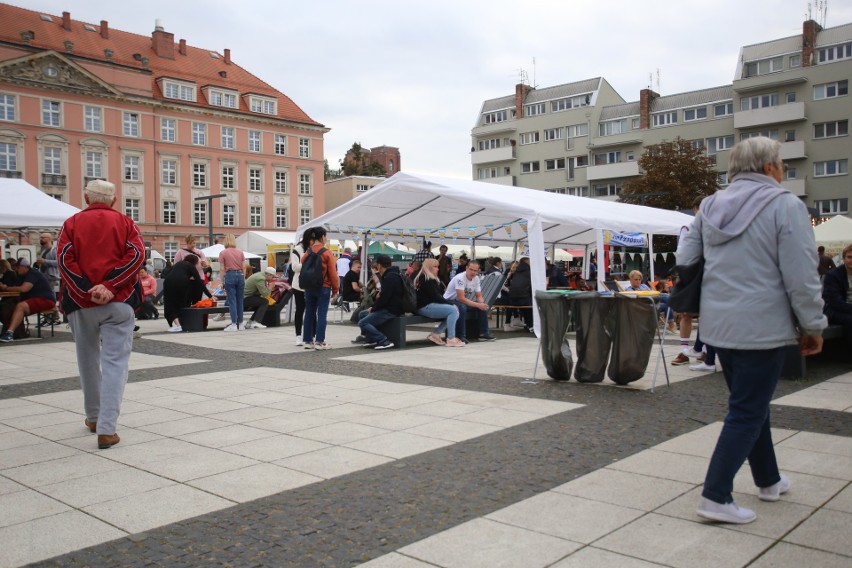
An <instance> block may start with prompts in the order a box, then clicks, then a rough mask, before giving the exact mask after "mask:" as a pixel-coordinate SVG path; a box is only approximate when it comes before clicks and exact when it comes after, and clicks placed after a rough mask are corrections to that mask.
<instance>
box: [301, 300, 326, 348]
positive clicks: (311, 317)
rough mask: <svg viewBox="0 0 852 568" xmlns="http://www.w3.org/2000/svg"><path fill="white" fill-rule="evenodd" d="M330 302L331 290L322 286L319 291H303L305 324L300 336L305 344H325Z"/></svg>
mask: <svg viewBox="0 0 852 568" xmlns="http://www.w3.org/2000/svg"><path fill="white" fill-rule="evenodd" d="M330 300H331V288H326V287H324V286H323V287H322V288H319V289H314V290H305V324H304V334H303V335H302V340H303V341H304V342H305V343H325V328H326V325H327V323H328V303H329V301H330Z"/></svg>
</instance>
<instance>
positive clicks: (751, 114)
mask: <svg viewBox="0 0 852 568" xmlns="http://www.w3.org/2000/svg"><path fill="white" fill-rule="evenodd" d="M801 120H807V117H806V116H805V103H787V104H785V105H778V106H772V107H766V108H758V109H754V110H743V111H740V112H735V113H734V128H754V127H756V126H764V125H767V124H781V123H784V122H798V121H801Z"/></svg>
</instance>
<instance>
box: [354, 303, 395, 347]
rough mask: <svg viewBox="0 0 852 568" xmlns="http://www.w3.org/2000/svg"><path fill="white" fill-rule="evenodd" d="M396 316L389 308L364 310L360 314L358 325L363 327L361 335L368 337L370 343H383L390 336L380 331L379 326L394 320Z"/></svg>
mask: <svg viewBox="0 0 852 568" xmlns="http://www.w3.org/2000/svg"><path fill="white" fill-rule="evenodd" d="M395 317H396V316H395V315H393V314H392V313H390V312H389V311H387V310H378V311H372V312H368V311H367V310H364V311H362V312H361V313H360V314H358V327H360V328H361V335H363V336H364V337H366V338H367V339H368V340H369V341H370V343H382V342H384V341H387V340H388V338H387V337H386V336H385V334H384V333H382V332H381V331H379V329H378V328H379V326H380V325H382V324H383V323H385V322H387V321H390V320H392V319H393V318H395Z"/></svg>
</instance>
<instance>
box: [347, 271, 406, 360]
mask: <svg viewBox="0 0 852 568" xmlns="http://www.w3.org/2000/svg"><path fill="white" fill-rule="evenodd" d="M376 270H377V271H378V273H379V278H380V279H381V284H382V289H381V292H379V297H378V298H377V299H376V301H375V302H374V303H373V305H372V306H371V307H370V308H369V309H367V310H364V311H362V312H361V313H360V314H359V320H358V326H359V327H360V328H361V335H359V336H358V337H356V338H355V339H354V340H353V341H352V343H357V344H362V345H365V346H369V345H375V348H376V349H389V348H391V347H393V342H391V341H390V340H389V339H388V338H387V336H385V334H384V333H382V332H381V331H379V329H378V328H379V326H380V325H382V324H383V323H385V322H386V321H389V320H391V319H393V318H395V317H398V316H401V315H402V313H403V309H402V294H403V287H402V286H403V284H402V276H401V275H400V273H399V268H397V267H396V266H393V264H392V262H391V257H389V256H388V255H386V254H380V255H378V256H377V257H376Z"/></svg>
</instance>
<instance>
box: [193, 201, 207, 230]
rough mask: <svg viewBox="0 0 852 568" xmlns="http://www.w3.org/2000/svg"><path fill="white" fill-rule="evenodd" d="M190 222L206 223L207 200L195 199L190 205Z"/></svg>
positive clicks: (195, 223) (196, 223)
mask: <svg viewBox="0 0 852 568" xmlns="http://www.w3.org/2000/svg"><path fill="white" fill-rule="evenodd" d="M192 224H193V225H206V224H207V202H206V201H196V202H194V203H193V207H192Z"/></svg>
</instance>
